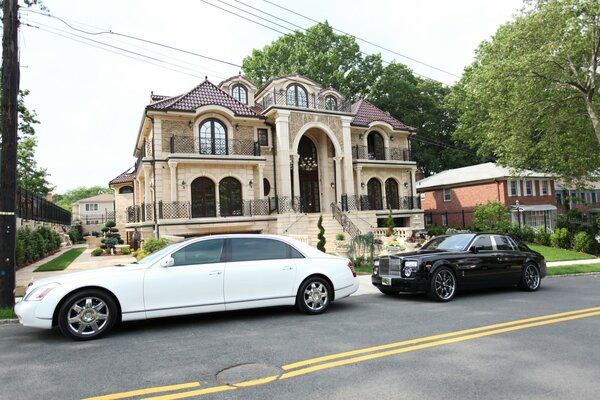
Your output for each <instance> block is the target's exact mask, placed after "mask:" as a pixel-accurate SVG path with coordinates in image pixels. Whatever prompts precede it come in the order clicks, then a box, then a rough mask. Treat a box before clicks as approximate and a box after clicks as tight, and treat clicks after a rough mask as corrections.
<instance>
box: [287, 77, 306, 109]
mask: <svg viewBox="0 0 600 400" xmlns="http://www.w3.org/2000/svg"><path fill="white" fill-rule="evenodd" d="M287 105H288V106H296V107H304V108H307V107H308V95H307V94H306V90H305V89H304V88H303V87H302V86H300V85H298V84H297V83H292V84H291V85H290V86H288V88H287Z"/></svg>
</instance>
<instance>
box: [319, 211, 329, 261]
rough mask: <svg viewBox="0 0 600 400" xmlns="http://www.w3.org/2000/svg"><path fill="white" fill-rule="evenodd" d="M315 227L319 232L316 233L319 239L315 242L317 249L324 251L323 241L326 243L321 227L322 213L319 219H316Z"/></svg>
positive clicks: (323, 229) (323, 230)
mask: <svg viewBox="0 0 600 400" xmlns="http://www.w3.org/2000/svg"><path fill="white" fill-rule="evenodd" d="M317 227H318V228H319V234H318V235H317V238H318V239H319V242H318V243H317V249H319V250H321V251H322V252H323V253H325V243H327V240H326V239H325V228H323V216H322V215H320V216H319V221H317Z"/></svg>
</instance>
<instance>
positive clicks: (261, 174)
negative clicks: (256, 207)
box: [257, 164, 265, 199]
mask: <svg viewBox="0 0 600 400" xmlns="http://www.w3.org/2000/svg"><path fill="white" fill-rule="evenodd" d="M264 169H265V164H258V166H257V170H258V171H257V172H258V178H257V179H258V198H259V199H264V198H265V183H264Z"/></svg>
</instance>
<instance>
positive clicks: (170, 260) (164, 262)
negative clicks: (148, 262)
mask: <svg viewBox="0 0 600 400" xmlns="http://www.w3.org/2000/svg"><path fill="white" fill-rule="evenodd" d="M159 265H160V266H161V267H163V268H169V267H172V266H173V265H175V260H173V257H167V258H165V259H164V260H162V261H161V262H160V264H159Z"/></svg>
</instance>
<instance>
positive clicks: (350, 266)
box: [348, 261, 356, 278]
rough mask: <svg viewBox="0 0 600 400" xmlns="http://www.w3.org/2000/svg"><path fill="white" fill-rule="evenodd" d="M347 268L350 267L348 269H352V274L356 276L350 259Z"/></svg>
mask: <svg viewBox="0 0 600 400" xmlns="http://www.w3.org/2000/svg"><path fill="white" fill-rule="evenodd" d="M348 268H350V271H352V276H353V277H355V278H356V270H355V269H354V264H352V261H348Z"/></svg>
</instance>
